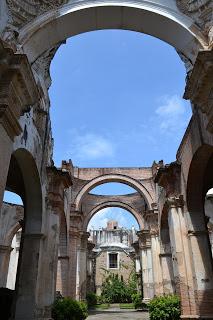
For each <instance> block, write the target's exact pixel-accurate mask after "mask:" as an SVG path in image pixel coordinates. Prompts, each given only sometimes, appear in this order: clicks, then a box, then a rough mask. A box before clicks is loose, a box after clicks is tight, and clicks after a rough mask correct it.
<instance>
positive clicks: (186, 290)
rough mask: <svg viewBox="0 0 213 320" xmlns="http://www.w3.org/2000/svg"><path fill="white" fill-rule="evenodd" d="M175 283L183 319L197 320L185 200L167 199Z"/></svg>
mask: <svg viewBox="0 0 213 320" xmlns="http://www.w3.org/2000/svg"><path fill="white" fill-rule="evenodd" d="M167 206H168V224H169V234H170V241H171V251H172V261H173V271H174V281H175V287H176V292H177V294H179V295H180V297H181V309H182V310H181V311H182V312H181V318H183V319H197V314H196V303H195V296H194V283H193V278H192V268H191V259H190V252H189V243H188V237H187V229H186V223H185V218H184V214H183V198H182V196H179V197H175V196H174V197H170V198H168V199H167Z"/></svg>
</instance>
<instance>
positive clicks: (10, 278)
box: [6, 233, 20, 290]
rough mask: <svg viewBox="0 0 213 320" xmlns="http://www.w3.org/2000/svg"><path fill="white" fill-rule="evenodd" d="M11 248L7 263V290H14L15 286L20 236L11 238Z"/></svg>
mask: <svg viewBox="0 0 213 320" xmlns="http://www.w3.org/2000/svg"><path fill="white" fill-rule="evenodd" d="M11 247H12V248H13V250H12V251H11V254H10V263H9V270H8V275H7V285H6V287H7V288H8V289H12V290H14V289H15V284H16V273H17V266H18V258H19V248H20V234H19V233H18V235H17V234H15V236H14V237H13V241H12V245H11Z"/></svg>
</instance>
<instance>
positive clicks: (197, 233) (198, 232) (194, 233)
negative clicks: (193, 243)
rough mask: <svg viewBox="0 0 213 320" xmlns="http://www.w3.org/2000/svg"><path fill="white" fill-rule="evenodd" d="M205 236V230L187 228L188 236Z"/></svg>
mask: <svg viewBox="0 0 213 320" xmlns="http://www.w3.org/2000/svg"><path fill="white" fill-rule="evenodd" d="M204 235H205V236H206V235H208V231H207V230H189V231H188V236H189V237H200V236H204Z"/></svg>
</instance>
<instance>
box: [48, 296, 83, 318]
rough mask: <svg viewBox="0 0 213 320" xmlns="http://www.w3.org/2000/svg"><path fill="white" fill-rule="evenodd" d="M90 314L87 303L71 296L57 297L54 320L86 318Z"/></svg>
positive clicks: (53, 311) (53, 314)
mask: <svg viewBox="0 0 213 320" xmlns="http://www.w3.org/2000/svg"><path fill="white" fill-rule="evenodd" d="M87 316H88V311H87V305H86V304H85V303H84V302H79V301H75V300H72V299H71V298H62V299H57V300H56V301H55V302H54V304H53V308H52V317H53V319H54V320H84V319H86V318H87Z"/></svg>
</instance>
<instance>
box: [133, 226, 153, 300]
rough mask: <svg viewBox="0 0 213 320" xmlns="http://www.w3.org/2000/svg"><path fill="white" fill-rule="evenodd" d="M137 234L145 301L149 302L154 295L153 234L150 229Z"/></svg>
mask: <svg viewBox="0 0 213 320" xmlns="http://www.w3.org/2000/svg"><path fill="white" fill-rule="evenodd" d="M137 235H138V239H139V247H140V251H141V264H142V279H143V301H144V302H148V301H149V300H150V299H152V298H153V297H154V284H153V267H152V253H151V234H150V231H149V230H141V231H138V232H137Z"/></svg>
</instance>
